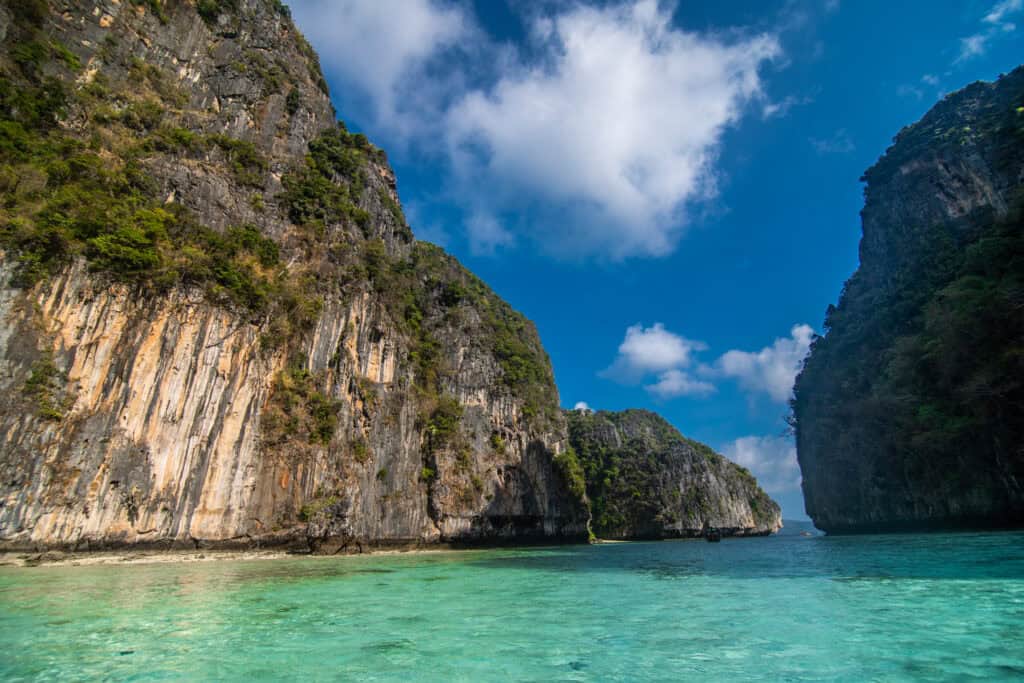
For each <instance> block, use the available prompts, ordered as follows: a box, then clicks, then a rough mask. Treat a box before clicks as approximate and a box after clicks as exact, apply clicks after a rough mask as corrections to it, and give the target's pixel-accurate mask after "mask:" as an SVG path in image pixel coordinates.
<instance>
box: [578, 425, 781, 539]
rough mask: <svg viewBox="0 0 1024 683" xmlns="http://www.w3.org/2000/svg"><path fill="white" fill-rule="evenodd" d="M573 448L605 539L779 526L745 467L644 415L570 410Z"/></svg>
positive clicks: (753, 531)
mask: <svg viewBox="0 0 1024 683" xmlns="http://www.w3.org/2000/svg"><path fill="white" fill-rule="evenodd" d="M566 416H567V419H568V420H569V443H570V444H571V445H572V447H573V449H574V450H575V451H576V455H577V457H578V458H579V461H580V464H581V465H582V468H583V472H584V474H585V478H586V486H587V495H588V497H589V498H590V502H591V506H592V508H593V512H594V519H593V528H594V533H595V534H597V535H598V536H600V537H602V538H613V539H627V538H679V537H687V536H699V535H700V534H701V533H702V530H703V529H704V527H705V525H709V526H713V527H717V528H719V529H721V530H722V532H723V533H724V534H727V535H736V536H758V535H765V534H770V533H774V532H776V531H778V530H779V529H780V528H782V515H781V511H780V509H779V506H778V504H777V503H776V502H775V501H773V500H772V499H771V498H769V497H768V495H767V494H765V492H764V491H762V490H761V488H760V487H759V486H758V485H757V482H756V481H755V480H754V477H753V475H751V474H750V472H748V471H747V470H746V469H744V468H742V467H740V466H739V465H736V464H734V463H732V462H729V461H728V460H727V459H725V458H723V457H722V456H721V455H719V454H717V453H715V452H714V451H712V450H711V449H710V448H708V447H707V446H705V445H704V444H701V443H697V442H696V441H690V440H689V439H686V438H685V437H683V436H682V435H681V434H680V433H679V432H678V431H677V430H676V429H675V428H674V427H672V425H670V424H669V423H668V422H666V421H665V420H664V419H663V418H662V417H660V416H659V415H656V414H655V413H651V412H648V411H645V410H627V411H624V412H621V413H613V412H607V411H598V412H596V413H594V412H585V411H575V410H574V411H567V412H566Z"/></svg>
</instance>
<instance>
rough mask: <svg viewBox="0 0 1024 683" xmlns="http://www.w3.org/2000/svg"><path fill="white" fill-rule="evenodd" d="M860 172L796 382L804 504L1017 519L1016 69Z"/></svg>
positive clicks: (953, 522) (848, 519) (907, 135)
mask: <svg viewBox="0 0 1024 683" xmlns="http://www.w3.org/2000/svg"><path fill="white" fill-rule="evenodd" d="M864 180H866V181H867V188H866V190H865V205H864V210H863V212H862V214H861V215H862V219H863V230H864V236H863V239H862V240H861V246H860V257H861V265H860V268H859V269H858V270H857V272H856V273H855V274H854V275H853V277H851V278H850V280H849V281H848V282H847V283H846V286H845V288H844V290H843V294H842V296H841V298H840V301H839V305H838V306H837V307H830V308H829V312H828V316H827V319H826V323H825V324H826V329H827V334H826V336H825V337H824V338H821V339H819V340H817V341H816V342H815V344H814V346H813V347H812V352H811V354H810V356H809V358H808V359H807V361H806V363H805V367H804V370H803V372H802V373H801V374H800V376H799V377H798V378H797V382H796V390H795V396H796V399H795V401H794V403H793V407H794V416H795V418H796V428H797V449H798V456H799V460H800V467H801V470H802V472H803V488H804V496H805V499H806V505H807V512H808V514H809V515H810V516H811V518H812V519H813V520H814V522H815V525H816V526H818V527H819V528H821V529H824V530H826V531H829V532H838V533H854V532H873V531H889V530H914V529H938V528H948V527H1004V526H1019V525H1021V524H1024V379H1022V378H1024V362H1022V359H1024V314H1022V311H1024V295H1022V293H1024V233H1022V230H1024V227H1022V220H1021V207H1022V206H1024V202H1022V200H1024V195H1022V191H1021V188H1022V181H1024V69H1022V68H1018V69H1016V70H1015V71H1014V72H1013V73H1011V74H1009V75H1007V76H1004V77H1002V78H1001V79H1000V80H999V81H997V82H995V83H975V84H973V85H970V86H968V87H967V88H964V89H963V90H961V91H960V92H957V93H954V94H952V95H949V96H947V97H946V98H945V99H944V100H943V101H942V102H940V103H939V104H937V105H936V106H935V107H934V108H933V109H932V110H931V111H930V112H929V113H928V114H927V115H925V117H924V118H923V119H922V120H921V121H920V122H918V123H916V124H914V125H913V126H909V127H908V128H905V129H904V130H903V131H901V132H900V134H899V135H898V136H897V137H896V139H895V142H894V144H893V146H892V147H890V148H889V150H888V151H887V152H886V154H885V155H884V156H883V157H882V158H881V159H880V160H879V161H878V163H877V164H876V165H875V166H874V167H872V168H871V169H870V170H868V172H867V173H866V174H865V177H864Z"/></svg>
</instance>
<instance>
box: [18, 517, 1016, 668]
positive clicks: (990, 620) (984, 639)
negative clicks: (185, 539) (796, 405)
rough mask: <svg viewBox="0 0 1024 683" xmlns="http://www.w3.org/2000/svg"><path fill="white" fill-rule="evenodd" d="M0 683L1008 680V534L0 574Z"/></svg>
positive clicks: (1011, 606) (1012, 631) (1012, 591)
mask: <svg viewBox="0 0 1024 683" xmlns="http://www.w3.org/2000/svg"><path fill="white" fill-rule="evenodd" d="M0 678H2V679H4V680H40V679H43V680H61V681H68V680H94V679H107V680H199V679H202V680H231V681H234V680H239V681H241V680H268V679H282V678H286V679H301V680H360V681H397V680H401V681H413V680H436V681H452V680H460V681H485V680H494V681H505V680H514V681H678V680H702V681H707V680H710V681H717V680H721V681H735V680H744V679H760V680H813V681H833V680H842V681H865V680H884V681H900V680H908V681H909V680H957V681H962V680H971V679H977V680H1020V679H1024V534H1022V533H992V534H934V535H922V536H870V537H849V538H840V537H836V538H828V537H817V538H802V537H798V536H789V537H773V538H763V539H738V540H729V539H727V540H726V541H723V542H722V543H719V544H709V543H703V542H693V541H690V542H664V543H629V544H608V545H598V546H590V547H586V546H579V547H561V548H545V549H530V550H487V551H464V552H451V553H433V554H420V555H399V556H377V557H374V556H369V557H362V558H351V557H344V558H294V559H281V560H265V561H264V560H260V561H220V562H205V563H191V564H189V563H181V564H153V565H128V566H110V565H106V566H94V567H38V568H9V567H0Z"/></svg>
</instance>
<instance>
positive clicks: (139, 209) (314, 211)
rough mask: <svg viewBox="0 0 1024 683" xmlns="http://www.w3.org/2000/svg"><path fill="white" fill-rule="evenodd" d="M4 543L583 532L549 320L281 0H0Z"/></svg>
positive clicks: (358, 539) (317, 543) (367, 542)
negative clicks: (332, 84) (342, 82)
mask: <svg viewBox="0 0 1024 683" xmlns="http://www.w3.org/2000/svg"><path fill="white" fill-rule="evenodd" d="M0 41H2V54H0V68H2V72H3V73H2V81H0V115H2V119H0V126H3V130H2V135H0V138H2V140H0V163H2V167H0V196H4V197H5V199H4V205H3V207H2V208H0V223H2V226H3V227H2V229H0V246H2V251H0V277H2V289H0V321H2V322H0V393H2V394H3V395H4V396H5V397H6V398H5V400H4V401H3V402H0V548H40V547H73V548H99V547H114V546H120V545H139V544H148V545H153V546H160V547H162V546H168V547H170V546H176V545H192V544H196V545H253V544H270V543H277V544H295V545H305V544H307V543H308V544H309V545H311V546H312V547H313V548H314V549H316V550H319V551H321V552H336V551H339V550H353V549H362V548H364V547H367V546H373V545H389V544H420V543H436V542H467V543H471V542H487V543H491V542H497V541H516V542H524V541H533V540H585V539H586V538H587V533H588V519H589V513H588V510H587V506H586V501H585V500H584V499H582V498H581V497H580V496H579V495H576V494H574V493H573V492H572V491H571V490H570V486H569V482H568V478H567V474H566V473H565V472H564V468H561V467H560V466H559V464H558V461H557V460H556V455H557V454H558V453H559V452H560V451H561V450H562V449H563V448H564V442H565V440H566V425H565V420H564V418H563V416H562V415H561V414H560V412H559V411H558V408H557V405H558V396H557V391H556V389H555V386H554V381H553V376H552V372H551V368H550V363H549V361H548V358H547V356H546V354H545V353H544V351H543V348H542V347H541V345H540V340H539V338H538V336H537V333H536V330H535V329H534V327H533V325H532V324H531V323H530V322H529V321H527V320H525V319H524V318H523V317H522V316H520V315H519V314H518V313H515V312H514V311H512V310H511V309H510V308H509V306H508V305H507V304H506V303H505V302H503V301H501V300H500V299H498V297H496V296H495V295H494V294H493V293H492V292H491V291H490V290H489V289H488V288H487V287H486V286H485V285H483V283H481V282H480V281H479V280H478V279H477V278H475V277H473V276H472V275H471V274H470V273H468V272H467V271H465V270H464V269H463V268H462V267H461V266H460V265H459V264H458V263H457V262H456V261H455V260H454V259H453V258H451V257H449V256H447V255H446V254H444V253H443V252H442V251H441V250H440V249H438V248H437V247H434V246H432V245H429V244H426V243H422V242H417V241H416V240H415V239H414V238H413V236H412V233H411V231H410V229H409V228H408V226H407V225H406V222H405V219H404V217H403V215H402V211H401V208H400V205H399V204H398V196H397V191H396V185H395V178H394V174H393V173H392V171H391V169H390V168H389V166H388V164H387V161H386V158H385V156H384V154H383V152H381V151H380V150H378V149H376V148H375V147H373V146H372V145H371V144H370V143H369V142H368V141H367V140H366V139H365V138H364V137H363V136H361V135H352V134H350V133H348V132H347V131H345V129H344V127H343V126H340V125H339V124H337V123H336V121H335V116H334V111H333V108H332V106H331V104H330V101H329V99H328V96H327V92H326V84H325V83H324V81H323V77H322V75H321V74H320V69H319V65H318V63H317V59H316V55H315V54H314V53H313V52H312V50H311V49H310V48H309V46H308V44H307V43H306V42H305V40H304V39H303V38H302V36H301V35H300V34H299V33H298V32H297V31H296V29H295V27H294V25H293V24H292V22H291V20H290V17H289V16H288V12H287V9H286V8H285V7H284V6H283V5H281V3H279V2H276V1H274V0H236V1H234V2H202V3H198V9H197V5H196V4H195V3H192V2H185V1H172V0H165V1H161V0H150V1H148V2H131V1H129V0H94V1H89V0H63V1H56V0H53V1H50V2H47V1H45V0H25V2H16V3H13V4H8V3H3V4H0Z"/></svg>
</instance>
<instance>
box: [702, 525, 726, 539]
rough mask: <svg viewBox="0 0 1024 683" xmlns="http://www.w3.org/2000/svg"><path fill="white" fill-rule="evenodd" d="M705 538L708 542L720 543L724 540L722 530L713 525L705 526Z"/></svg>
mask: <svg viewBox="0 0 1024 683" xmlns="http://www.w3.org/2000/svg"><path fill="white" fill-rule="evenodd" d="M704 540H706V541H707V542H708V543H718V542H719V541H721V540H722V532H721V531H720V530H718V529H717V528H715V527H713V526H707V525H705V526H704Z"/></svg>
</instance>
